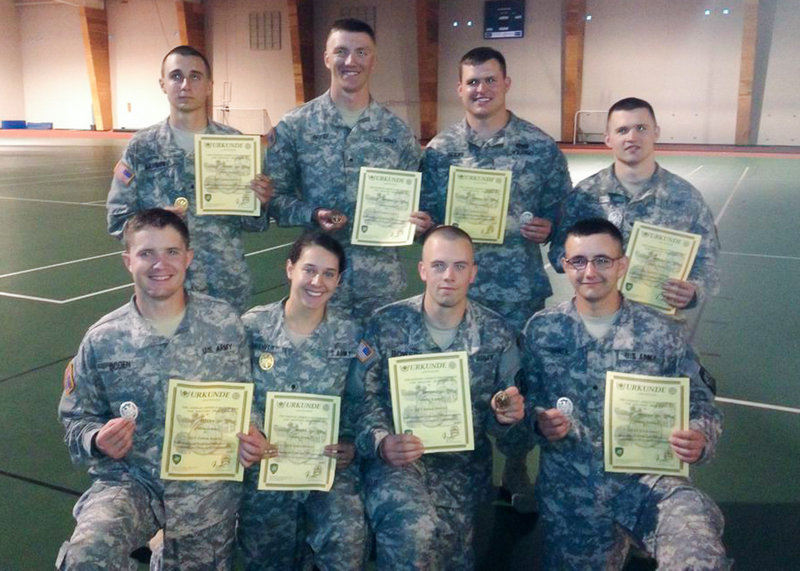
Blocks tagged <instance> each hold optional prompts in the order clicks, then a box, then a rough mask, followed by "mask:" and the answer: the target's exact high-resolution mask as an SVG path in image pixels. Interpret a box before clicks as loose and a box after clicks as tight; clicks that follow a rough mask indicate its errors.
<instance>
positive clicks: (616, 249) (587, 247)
mask: <svg viewBox="0 0 800 571" xmlns="http://www.w3.org/2000/svg"><path fill="white" fill-rule="evenodd" d="M564 252H565V254H564V258H565V259H567V260H572V259H575V258H584V259H586V260H594V259H595V258H598V257H604V258H608V259H610V260H614V261H613V263H612V264H611V267H609V268H607V269H605V270H600V269H598V268H597V267H596V265H595V264H594V263H588V264H587V265H586V267H585V268H584V269H582V270H576V269H575V268H573V267H571V266H570V265H569V264H567V263H565V264H564V273H566V274H567V277H568V278H569V281H570V283H571V284H572V287H573V288H575V295H576V304H577V307H578V311H580V312H581V313H593V314H595V315H607V314H610V313H614V311H616V310H617V308H618V307H619V301H620V294H619V290H618V289H617V281H618V280H619V279H620V278H621V277H622V276H624V275H625V272H626V271H627V269H628V259H627V258H625V257H624V256H623V252H622V245H621V244H620V243H619V242H617V241H616V240H615V239H614V238H612V237H611V236H610V235H608V234H591V235H589V236H575V235H569V236H568V237H567V241H566V242H565V244H564ZM587 310H590V311H587Z"/></svg>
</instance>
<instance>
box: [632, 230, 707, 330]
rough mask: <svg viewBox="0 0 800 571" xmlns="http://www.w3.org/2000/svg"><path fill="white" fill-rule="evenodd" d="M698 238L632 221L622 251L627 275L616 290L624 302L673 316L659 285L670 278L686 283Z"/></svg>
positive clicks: (696, 248) (673, 311)
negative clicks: (627, 301) (624, 248)
mask: <svg viewBox="0 0 800 571" xmlns="http://www.w3.org/2000/svg"><path fill="white" fill-rule="evenodd" d="M701 239H702V238H701V236H700V235H699V234H690V233H689V232H680V231H678V230H671V229H670V228H664V227H662V226H655V225H653V224H646V223H644V222H638V221H637V222H635V223H634V224H633V231H632V232H631V237H630V239H629V240H628V248H627V251H626V252H625V255H626V256H627V257H628V259H629V260H630V263H629V265H628V273H627V274H625V277H624V278H622V281H621V282H620V291H622V293H623V295H624V296H625V297H626V298H628V299H631V300H633V301H638V302H640V303H646V304H647V305H652V306H653V307H655V308H657V309H660V310H661V311H663V312H664V313H668V314H674V313H675V308H674V307H672V306H671V305H669V304H668V303H667V302H666V300H665V299H664V295H663V291H662V284H663V283H664V282H666V281H667V280H668V279H670V278H672V279H677V280H681V281H683V280H686V278H687V277H688V276H689V272H690V271H691V269H692V264H694V259H695V257H696V256H697V250H698V248H699V247H700V241H701Z"/></svg>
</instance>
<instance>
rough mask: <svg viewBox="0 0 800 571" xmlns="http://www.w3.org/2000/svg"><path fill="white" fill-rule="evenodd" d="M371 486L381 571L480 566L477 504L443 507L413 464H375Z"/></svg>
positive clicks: (371, 513)
mask: <svg viewBox="0 0 800 571" xmlns="http://www.w3.org/2000/svg"><path fill="white" fill-rule="evenodd" d="M366 487H367V501H366V506H367V514H368V515H369V520H370V524H371V525H372V529H373V530H374V532H375V539H376V543H377V549H378V553H377V555H378V557H377V562H378V570H379V571H403V570H414V571H423V570H424V571H429V570H433V569H435V570H436V571H447V570H452V571H469V570H470V569H474V568H475V553H474V549H473V536H474V533H475V529H474V525H475V517H474V509H473V508H472V507H470V508H468V509H459V508H454V507H444V506H437V505H436V504H435V502H434V499H433V497H432V496H431V493H430V490H429V489H428V487H427V486H426V484H425V482H424V480H423V477H422V475H421V474H420V473H419V472H418V471H417V470H416V469H415V468H414V467H413V466H406V467H404V468H390V467H388V466H386V465H376V466H373V467H372V468H371V469H370V471H369V474H368V476H367V479H366Z"/></svg>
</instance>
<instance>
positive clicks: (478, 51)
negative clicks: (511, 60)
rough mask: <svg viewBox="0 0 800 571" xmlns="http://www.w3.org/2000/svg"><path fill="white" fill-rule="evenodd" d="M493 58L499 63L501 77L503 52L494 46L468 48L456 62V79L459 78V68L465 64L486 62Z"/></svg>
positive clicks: (503, 59) (503, 60)
mask: <svg viewBox="0 0 800 571" xmlns="http://www.w3.org/2000/svg"><path fill="white" fill-rule="evenodd" d="M493 59H496V60H497V63H499V64H500V71H502V72H503V77H505V76H506V58H504V57H503V54H501V53H500V52H498V51H497V50H496V49H494V48H490V47H487V46H481V47H479V48H472V49H471V50H469V51H468V52H467V53H465V54H464V57H462V58H461V61H460V62H458V79H461V69H462V68H463V67H464V66H465V65H481V64H482V63H486V62H487V61H490V60H493Z"/></svg>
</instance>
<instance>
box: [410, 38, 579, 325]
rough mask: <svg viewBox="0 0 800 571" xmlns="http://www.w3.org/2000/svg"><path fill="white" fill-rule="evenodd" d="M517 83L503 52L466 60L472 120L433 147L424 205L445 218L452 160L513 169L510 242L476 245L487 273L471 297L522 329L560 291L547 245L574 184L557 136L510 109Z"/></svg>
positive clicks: (477, 53) (426, 166)
mask: <svg viewBox="0 0 800 571" xmlns="http://www.w3.org/2000/svg"><path fill="white" fill-rule="evenodd" d="M510 87H511V78H510V77H508V76H507V75H506V62H505V58H504V57H503V55H502V54H501V53H500V52H498V51H497V50H494V49H492V48H487V47H481V48H475V49H473V50H470V51H469V52H467V53H466V54H465V55H464V57H462V58H461V62H460V63H459V82H458V94H459V97H460V98H461V102H462V104H463V106H464V110H465V111H466V117H465V119H464V121H462V122H460V123H457V124H455V125H453V126H451V127H450V128H449V129H447V130H445V131H444V132H442V133H439V134H438V135H437V136H436V137H435V138H434V139H433V140H432V141H431V142H430V143H429V144H428V146H427V147H426V149H425V153H424V155H423V158H422V176H423V179H422V185H423V195H422V205H421V208H422V209H423V210H426V211H428V212H430V213H431V215H432V216H433V217H434V219H436V220H439V221H443V220H444V216H445V206H446V201H447V182H448V178H449V172H450V166H451V165H452V166H459V167H469V168H480V169H493V170H507V171H511V173H512V178H511V195H510V201H509V206H508V220H507V222H506V232H505V237H504V240H503V243H502V244H476V246H475V260H476V262H477V264H478V266H480V267H481V268H483V271H481V272H479V273H478V277H477V279H476V280H475V284H474V285H473V286H472V287H471V288H470V291H469V295H470V297H471V298H472V299H475V300H477V301H479V302H480V303H482V304H484V305H486V306H487V307H490V308H491V309H494V310H495V311H497V312H498V313H500V314H501V315H502V316H503V317H505V318H506V319H507V320H508V321H509V323H510V324H511V325H512V326H513V327H514V328H515V329H516V330H517V331H521V330H522V327H523V326H524V325H525V322H526V321H527V320H528V318H529V317H530V316H531V315H533V314H534V313H535V312H536V311H538V310H540V309H542V308H543V307H544V301H545V299H546V298H548V297H550V296H551V295H552V294H553V290H552V289H551V288H550V281H549V280H548V279H547V274H546V273H545V271H544V265H543V264H542V255H541V252H540V250H539V245H540V244H543V243H545V242H546V241H547V240H548V238H549V237H550V234H551V231H552V228H553V225H554V224H555V223H556V215H557V213H558V207H559V205H560V203H561V201H562V200H563V198H564V197H565V196H566V195H567V193H568V192H569V191H570V189H571V188H572V184H571V182H570V178H569V171H568V169H567V161H566V159H565V158H564V155H563V154H562V153H561V151H560V150H559V149H558V147H557V146H556V144H555V142H554V141H553V139H551V138H550V137H549V136H547V135H546V134H545V133H544V132H543V131H542V130H540V129H539V128H538V127H536V126H534V125H532V124H531V123H529V122H527V121H525V120H523V119H520V118H519V117H517V116H516V115H514V114H513V113H511V112H510V111H508V110H507V109H506V104H505V96H506V92H507V91H508V90H509V88H510ZM526 213H527V214H526Z"/></svg>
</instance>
